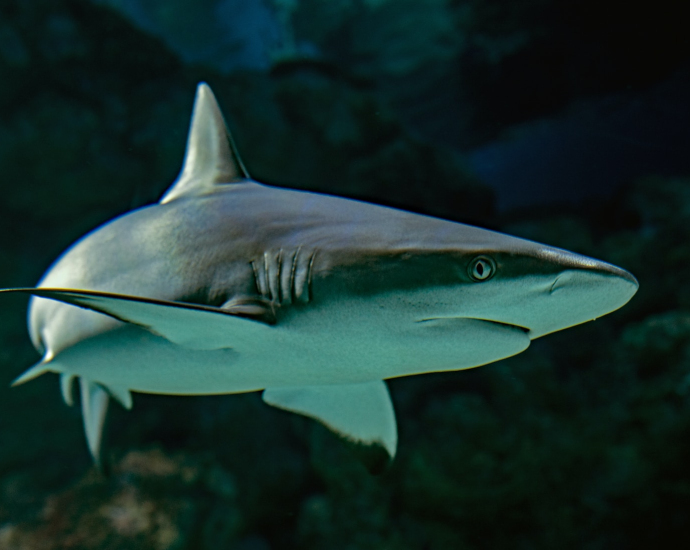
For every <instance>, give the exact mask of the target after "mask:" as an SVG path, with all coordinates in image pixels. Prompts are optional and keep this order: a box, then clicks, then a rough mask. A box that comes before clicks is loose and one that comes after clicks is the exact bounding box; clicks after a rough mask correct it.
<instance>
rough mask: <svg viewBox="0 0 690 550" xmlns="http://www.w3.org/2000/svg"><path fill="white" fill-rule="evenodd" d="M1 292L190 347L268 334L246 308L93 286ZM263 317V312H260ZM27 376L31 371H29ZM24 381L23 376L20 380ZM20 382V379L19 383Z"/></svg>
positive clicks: (251, 340) (229, 344)
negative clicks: (81, 311)
mask: <svg viewBox="0 0 690 550" xmlns="http://www.w3.org/2000/svg"><path fill="white" fill-rule="evenodd" d="M0 292H22V293H25V294H33V295H34V296H38V297H40V298H49V299H51V300H57V301H59V302H64V303H66V304H71V305H74V306H78V307H83V308H86V309H91V310H93V311H97V312H99V313H104V314H105V315H109V316H111V317H114V318H115V319H118V320H120V321H124V322H126V323H133V324H135V325H139V326H141V327H143V328H145V329H147V330H149V331H151V332H153V333H154V334H157V335H159V336H162V337H164V338H166V339H168V340H170V341H171V342H173V343H175V344H179V345H181V346H184V347H187V348H191V349H221V348H234V347H237V346H242V345H245V346H251V345H253V344H255V343H256V342H257V341H258V340H259V339H261V338H265V337H266V335H267V331H268V330H270V328H269V326H268V325H267V324H266V323H263V322H261V321H256V320H253V319H250V318H248V317H249V316H250V315H249V313H248V312H247V311H242V312H241V313H240V314H238V313H236V312H235V311H234V310H233V309H232V308H229V309H225V308H217V307H212V306H203V305H196V304H187V303H182V302H169V301H165V300H154V299H151V298H141V297H137V296H125V295H123V294H111V293H108V292H97V291H92V290H71V289H46V288H16V289H9V290H3V291H0ZM257 317H259V318H261V317H262V316H261V315H257ZM27 376H28V373H27ZM23 381H25V380H24V378H23V377H22V378H21V379H20V380H19V382H23ZM19 382H18V383H19Z"/></svg>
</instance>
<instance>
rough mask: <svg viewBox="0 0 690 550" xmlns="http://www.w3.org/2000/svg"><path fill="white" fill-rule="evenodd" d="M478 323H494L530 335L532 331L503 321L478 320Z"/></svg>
mask: <svg viewBox="0 0 690 550" xmlns="http://www.w3.org/2000/svg"><path fill="white" fill-rule="evenodd" d="M472 318H473V317H468V319H472ZM477 321H485V322H487V323H493V324H494V325H500V326H504V327H506V328H512V329H518V330H521V331H522V332H524V333H525V334H529V333H530V329H528V328H527V327H523V326H520V325H513V324H512V323H505V322H503V321H494V320H493V319H477Z"/></svg>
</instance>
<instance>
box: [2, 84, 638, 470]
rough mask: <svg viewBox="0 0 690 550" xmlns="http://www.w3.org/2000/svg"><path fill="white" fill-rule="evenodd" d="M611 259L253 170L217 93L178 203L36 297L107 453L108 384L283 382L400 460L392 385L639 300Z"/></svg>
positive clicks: (55, 366)
mask: <svg viewBox="0 0 690 550" xmlns="http://www.w3.org/2000/svg"><path fill="white" fill-rule="evenodd" d="M637 287H638V284H637V281H636V280H635V278H634V277H633V276H632V275H631V274H630V273H628V272H626V271H625V270H623V269H620V268H618V267H615V266H613V265H611V264H608V263H605V262H602V261H599V260H594V259H592V258H588V257H586V256H581V255H579V254H575V253H572V252H568V251H566V250H562V249H559V248H555V247H551V246H548V245H544V244H539V243H536V242H532V241H529V240H525V239H521V238H518V237H514V236H510V235H505V234H502V233H498V232H495V231H489V230H486V229H482V228H479V227H474V226H469V225H465V224H460V223H455V222H450V221H446V220H441V219H437V218H433V217H430V216H423V215H419V214H414V213H410V212H404V211H401V210H397V209H393V208H386V207H382V206H378V205H373V204H368V203H363V202H359V201H354V200H349V199H344V198H339V197H334V196H328V195H323V194H317V193H309V192H304V191H297V190H289V189H280V188H275V187H272V186H268V185H263V184H260V183H258V182H255V181H253V180H251V179H249V177H248V175H247V172H246V170H245V169H244V167H243V165H242V162H241V161H240V159H239V156H238V155H237V152H236V150H235V147H234V145H233V143H232V140H231V139H230V137H229V135H228V134H227V130H226V127H225V123H224V121H223V117H222V115H221V112H220V109H219V107H218V105H217V103H216V101H215V98H214V97H213V94H212V93H211V91H210V89H209V88H208V86H206V85H205V84H201V85H200V86H199V89H198V92H197V99H196V102H195V107H194V113H193V115H192V124H191V129H190V134H189V138H188V143H187V153H186V156H185V161H184V165H183V169H182V171H181V173H180V176H179V178H178V179H177V181H176V182H175V183H174V184H173V186H172V187H171V188H170V189H169V190H168V191H167V192H166V193H165V194H164V196H163V198H162V199H161V201H160V202H159V203H157V204H155V205H151V206H148V207H145V208H142V209H138V210H135V211H133V212H129V213H127V214H125V215H123V216H120V217H119V218H116V219H114V220H111V221H109V222H108V223H106V224H104V225H103V226H101V227H99V228H97V229H96V230H94V231H93V232H91V233H89V234H88V235H86V236H84V237H83V238H82V239H80V240H79V241H78V242H76V243H75V244H74V245H73V246H72V247H70V248H69V249H68V250H67V251H66V252H65V253H64V254H63V255H62V256H61V257H60V258H59V259H58V260H57V261H56V262H55V264H54V265H53V266H52V267H51V268H50V269H49V270H48V272H47V273H46V274H45V275H44V277H43V279H42V280H41V282H40V283H39V285H38V287H37V288H29V289H8V290H4V291H0V292H25V293H28V294H31V295H32V300H31V303H30V307H29V331H30V334H31V337H32V340H33V342H34V345H35V347H36V349H37V350H38V351H39V352H41V353H42V354H43V360H42V361H41V362H40V363H39V364H38V365H36V366H35V367H33V368H32V369H29V371H27V372H26V373H25V374H23V375H22V376H20V377H19V378H18V379H17V383H20V382H24V381H27V380H30V379H31V378H33V377H35V376H38V375H39V374H42V373H43V372H47V371H53V372H58V373H60V374H61V381H62V391H63V396H64V398H65V401H67V402H68V403H71V402H72V396H71V386H72V381H73V380H74V379H75V378H79V379H80V383H81V392H82V409H83V414H84V423H85V430H86V435H87V440H88V443H89V448H90V450H91V452H92V454H93V456H94V458H96V459H97V457H98V454H99V447H100V433H101V428H102V426H103V422H104V418H105V411H106V409H107V403H108V396H109V395H110V396H114V397H116V398H117V399H118V400H119V401H120V402H121V403H122V404H123V405H125V406H126V407H130V406H131V396H130V391H132V390H133V391H141V392H151V393H167V394H212V393H237V392H244V391H255V390H264V393H263V398H264V401H266V402H267V403H269V404H271V405H273V406H276V407H279V408H282V409H285V410H289V411H293V412H297V413H300V414H304V415H306V416H310V417H313V418H316V419H317V420H319V421H321V422H323V423H324V424H326V425H327V426H329V427H330V428H332V429H333V430H334V431H336V432H338V433H340V434H341V435H344V436H345V437H346V438H349V439H352V440H354V441H356V442H360V443H364V444H373V443H376V444H378V445H381V446H383V448H384V449H385V450H386V451H387V454H388V455H389V456H391V457H392V456H393V455H394V454H395V448H396V444H397V431H396V427H395V415H394V413H393V409H392V404H391V402H390V398H389V396H388V391H387V389H386V386H385V383H384V382H383V380H385V379H387V378H393V377H397V376H406V375H410V374H420V373H424V372H432V371H442V370H459V369H465V368H471V367H476V366H480V365H484V364H486V363H490V362H492V361H497V360H499V359H502V358H505V357H509V356H511V355H514V354H516V353H520V352H521V351H523V350H524V349H526V348H527V347H528V346H529V343H530V342H531V340H534V339H535V338H539V337H541V336H544V335H546V334H549V333H551V332H555V331H558V330H562V329H565V328H568V327H571V326H573V325H577V324H580V323H584V322H587V321H591V320H594V319H596V318H598V317H600V316H602V315H605V314H607V313H610V312H612V311H614V310H616V309H618V308H619V307H621V306H623V305H624V304H625V303H626V302H627V301H628V300H630V298H631V297H632V296H633V295H634V294H635V292H636V291H637Z"/></svg>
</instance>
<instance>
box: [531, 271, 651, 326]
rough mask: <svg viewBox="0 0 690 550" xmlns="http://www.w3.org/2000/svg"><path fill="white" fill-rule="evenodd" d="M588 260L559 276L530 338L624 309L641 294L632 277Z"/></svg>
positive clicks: (545, 301) (546, 297)
mask: <svg viewBox="0 0 690 550" xmlns="http://www.w3.org/2000/svg"><path fill="white" fill-rule="evenodd" d="M587 260H588V264H589V265H587V266H586V268H583V266H582V264H580V265H578V266H577V267H575V268H571V269H565V270H564V271H562V272H560V273H558V274H557V275H556V276H555V278H554V280H553V282H552V284H551V287H550V289H549V292H548V295H547V296H545V300H544V302H543V303H542V315H540V316H538V317H537V318H536V319H535V321H534V322H533V323H530V332H529V335H530V338H531V339H535V338H539V337H540V336H544V335H545V334H549V333H551V332H555V331H557V330H562V329H565V328H568V327H571V326H574V325H578V324H580V323H585V322H587V321H593V320H595V319H597V318H598V317H601V316H603V315H606V314H607V313H611V312H612V311H615V310H617V309H618V308H620V307H622V306H624V305H625V304H626V303H627V302H628V301H629V300H630V299H631V298H632V297H633V296H634V295H635V293H636V292H637V289H638V286H639V285H638V282H637V279H635V277H633V276H632V275H631V274H630V273H628V272H627V271H625V270H624V269H621V268H619V267H616V266H614V265H611V264H607V263H605V262H599V261H597V260H589V259H587Z"/></svg>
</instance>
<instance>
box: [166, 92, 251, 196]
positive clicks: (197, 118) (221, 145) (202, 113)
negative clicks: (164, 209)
mask: <svg viewBox="0 0 690 550" xmlns="http://www.w3.org/2000/svg"><path fill="white" fill-rule="evenodd" d="M248 177H249V176H248V175H247V171H246V170H245V168H244V165H243V164H242V161H241V160H240V157H239V155H238V154H237V151H236V150H235V145H234V143H233V141H232V138H231V137H230V134H229V133H228V130H227V127H226V126H225V120H224V119H223V114H222V113H221V112H220V107H219V106H218V102H217V101H216V98H215V96H214V95H213V92H212V91H211V88H209V86H208V84H206V83H205V82H202V83H200V84H199V86H198V87H197V90H196V98H195V100H194V110H193V112H192V121H191V124H190V126H189V136H188V137H187V151H186V153H185V157H184V164H183V165H182V171H181V172H180V175H179V176H178V177H177V180H176V181H175V183H173V184H172V186H171V187H170V189H168V190H167V191H166V193H165V195H163V198H162V199H161V200H160V202H161V204H165V203H167V202H170V201H172V200H175V199H177V198H179V197H182V196H190V195H199V194H202V193H205V192H207V191H210V190H211V189H213V187H214V186H215V185H218V184H220V183H232V182H234V181H238V180H241V179H244V178H248Z"/></svg>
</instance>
